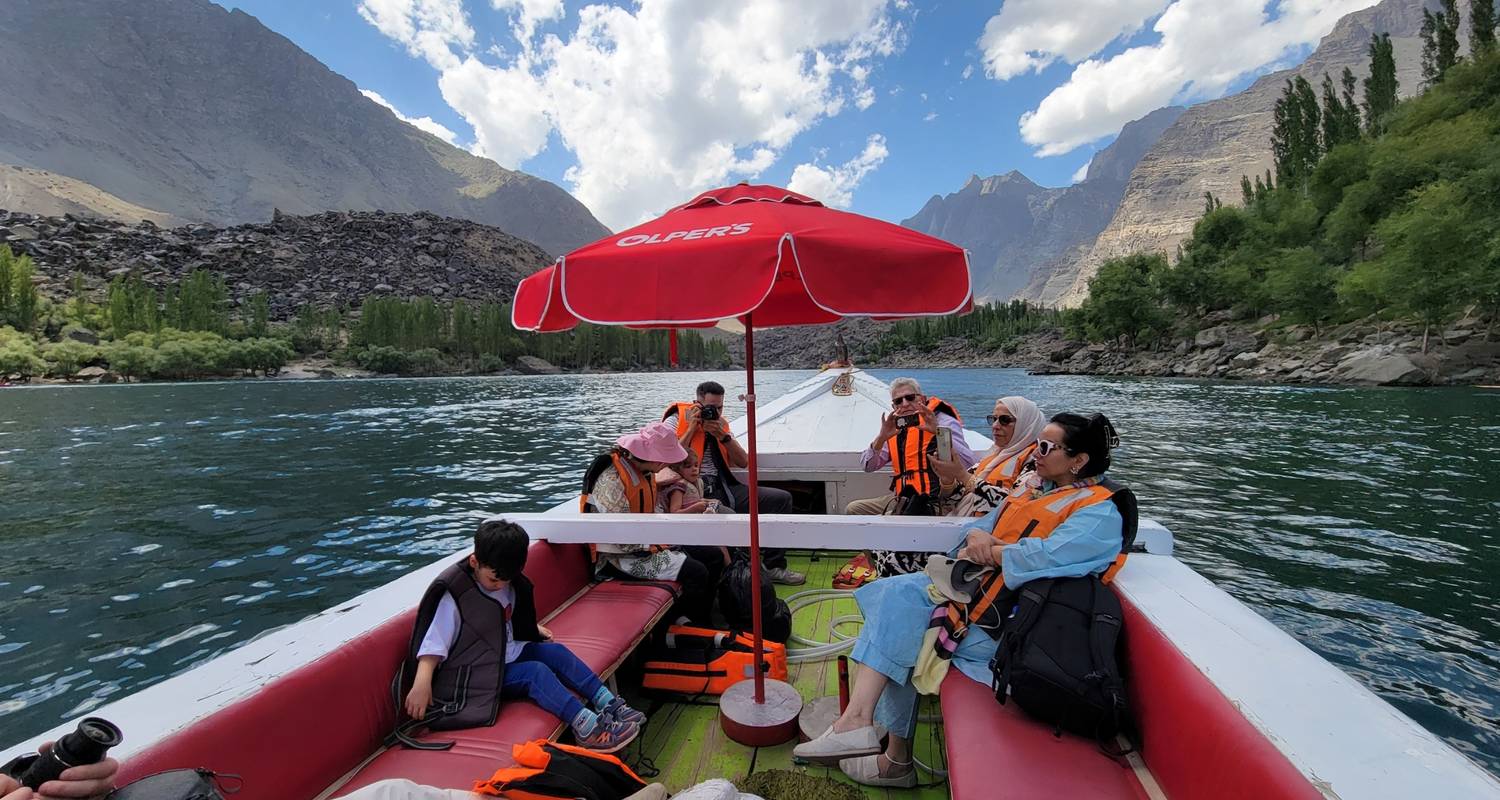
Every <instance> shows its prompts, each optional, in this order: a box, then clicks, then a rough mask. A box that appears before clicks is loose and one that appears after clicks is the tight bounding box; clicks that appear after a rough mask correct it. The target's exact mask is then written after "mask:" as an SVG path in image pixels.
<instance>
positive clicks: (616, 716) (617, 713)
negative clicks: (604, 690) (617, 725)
mask: <svg viewBox="0 0 1500 800" xmlns="http://www.w3.org/2000/svg"><path fill="white" fill-rule="evenodd" d="M599 718H600V719H606V720H612V721H614V722H628V723H630V724H631V725H636V726H640V725H645V724H646V715H645V714H643V713H641V712H639V711H637V710H635V709H633V708H631V707H630V706H628V705H625V698H623V697H616V698H615V699H613V700H611V701H609V705H607V706H605V707H604V708H602V709H600V710H599Z"/></svg>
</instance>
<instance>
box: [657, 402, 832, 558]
mask: <svg viewBox="0 0 1500 800" xmlns="http://www.w3.org/2000/svg"><path fill="white" fill-rule="evenodd" d="M696 394H697V399H696V400H694V401H693V402H691V403H673V404H672V405H670V406H668V407H667V410H666V413H664V414H662V420H664V421H665V422H668V423H670V424H672V425H675V426H676V428H677V439H678V441H679V442H681V443H682V446H683V448H685V449H687V450H690V451H692V452H693V453H696V454H697V456H698V458H699V461H700V463H701V465H702V466H700V467H699V471H698V475H699V478H700V479H701V480H702V481H703V496H704V497H706V498H715V499H717V500H719V502H721V503H723V504H724V507H725V508H732V509H734V510H735V512H736V513H740V514H746V513H749V511H750V487H749V486H746V485H745V484H743V483H740V481H739V479H738V478H736V477H735V476H734V473H733V472H730V469H731V468H734V469H743V468H745V467H746V466H748V465H749V464H750V454H749V453H746V452H745V448H744V447H742V446H741V445H740V443H739V442H738V441H737V440H736V439H735V438H734V437H733V436H731V435H730V433H729V421H728V420H726V419H724V386H723V385H722V384H720V383H719V382H718V381H704V382H703V383H700V384H698V390H697V393H696ZM756 498H757V500H758V501H759V506H760V512H761V513H762V514H789V513H791V511H792V495H791V493H790V492H787V491H786V490H785V489H777V488H774V487H770V486H761V487H759V491H758V492H756ZM760 552H761V560H762V562H763V563H764V565H765V568H766V574H768V575H769V576H770V577H771V580H772V581H773V582H775V583H781V584H786V585H788V586H798V585H801V584H803V583H806V582H807V576H806V575H803V574H802V573H800V572H797V571H796V570H793V569H791V568H789V567H788V566H787V560H786V551H785V550H777V549H774V548H761V551H760Z"/></svg>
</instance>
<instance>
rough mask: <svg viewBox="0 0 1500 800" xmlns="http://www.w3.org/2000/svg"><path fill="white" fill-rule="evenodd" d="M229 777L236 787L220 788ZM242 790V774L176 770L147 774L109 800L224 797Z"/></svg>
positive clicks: (214, 798) (203, 770)
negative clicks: (240, 780) (240, 782)
mask: <svg viewBox="0 0 1500 800" xmlns="http://www.w3.org/2000/svg"><path fill="white" fill-rule="evenodd" d="M223 779H229V780H231V781H233V782H234V783H235V786H234V788H232V789H230V788H224V789H223V790H222V791H220V783H221V782H223ZM239 790H240V789H239V776H238V775H227V774H226V775H221V774H218V773H215V772H212V771H210V770H206V769H174V770H168V771H166V772H158V773H156V774H155V775H147V776H146V777H144V778H141V779H140V780H137V781H132V782H131V783H127V784H125V785H124V786H121V787H120V788H118V789H116V790H114V791H113V792H110V793H109V796H108V797H107V800H224V794H225V792H227V793H229V794H234V793H236V792H238V791H239Z"/></svg>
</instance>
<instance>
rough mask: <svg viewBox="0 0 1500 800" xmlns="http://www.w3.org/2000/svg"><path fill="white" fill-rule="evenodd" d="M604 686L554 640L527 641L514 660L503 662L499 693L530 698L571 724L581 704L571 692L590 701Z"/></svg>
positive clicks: (509, 697)
mask: <svg viewBox="0 0 1500 800" xmlns="http://www.w3.org/2000/svg"><path fill="white" fill-rule="evenodd" d="M603 685H604V684H602V683H600V681H599V676H598V675H595V674H594V671H593V670H591V669H589V667H588V665H587V664H585V663H583V662H582V661H580V660H579V659H578V656H575V655H573V651H572V650H569V649H568V648H566V647H564V646H562V645H560V644H558V643H557V642H527V643H526V646H525V647H524V648H522V649H521V654H520V655H519V656H517V657H516V660H515V661H512V662H510V663H509V664H506V665H505V683H503V684H502V685H501V686H500V696H501V697H503V698H505V699H507V700H530V701H531V702H533V703H536V704H537V705H539V706H541V707H542V708H543V709H545V710H546V711H549V712H551V713H552V714H553V715H555V716H556V717H557V718H558V719H560V720H562V721H563V722H566V723H568V724H572V722H573V718H574V717H576V716H578V712H579V711H582V710H583V705H584V704H583V702H582V701H580V700H579V699H578V697H577V696H575V695H574V693H575V692H576V693H577V694H580V695H583V696H584V698H586V699H587V700H590V701H592V700H593V699H594V695H595V694H598V692H599V687H601V686H603Z"/></svg>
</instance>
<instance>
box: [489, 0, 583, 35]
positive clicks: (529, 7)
mask: <svg viewBox="0 0 1500 800" xmlns="http://www.w3.org/2000/svg"><path fill="white" fill-rule="evenodd" d="M490 5H491V6H492V7H493V8H495V9H496V10H497V11H510V12H512V14H514V16H515V33H516V38H517V39H519V40H520V41H522V42H529V41H531V37H532V36H533V35H534V34H535V33H536V26H537V23H539V22H546V21H548V20H554V19H562V17H563V13H564V11H565V9H564V8H563V0H490Z"/></svg>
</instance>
